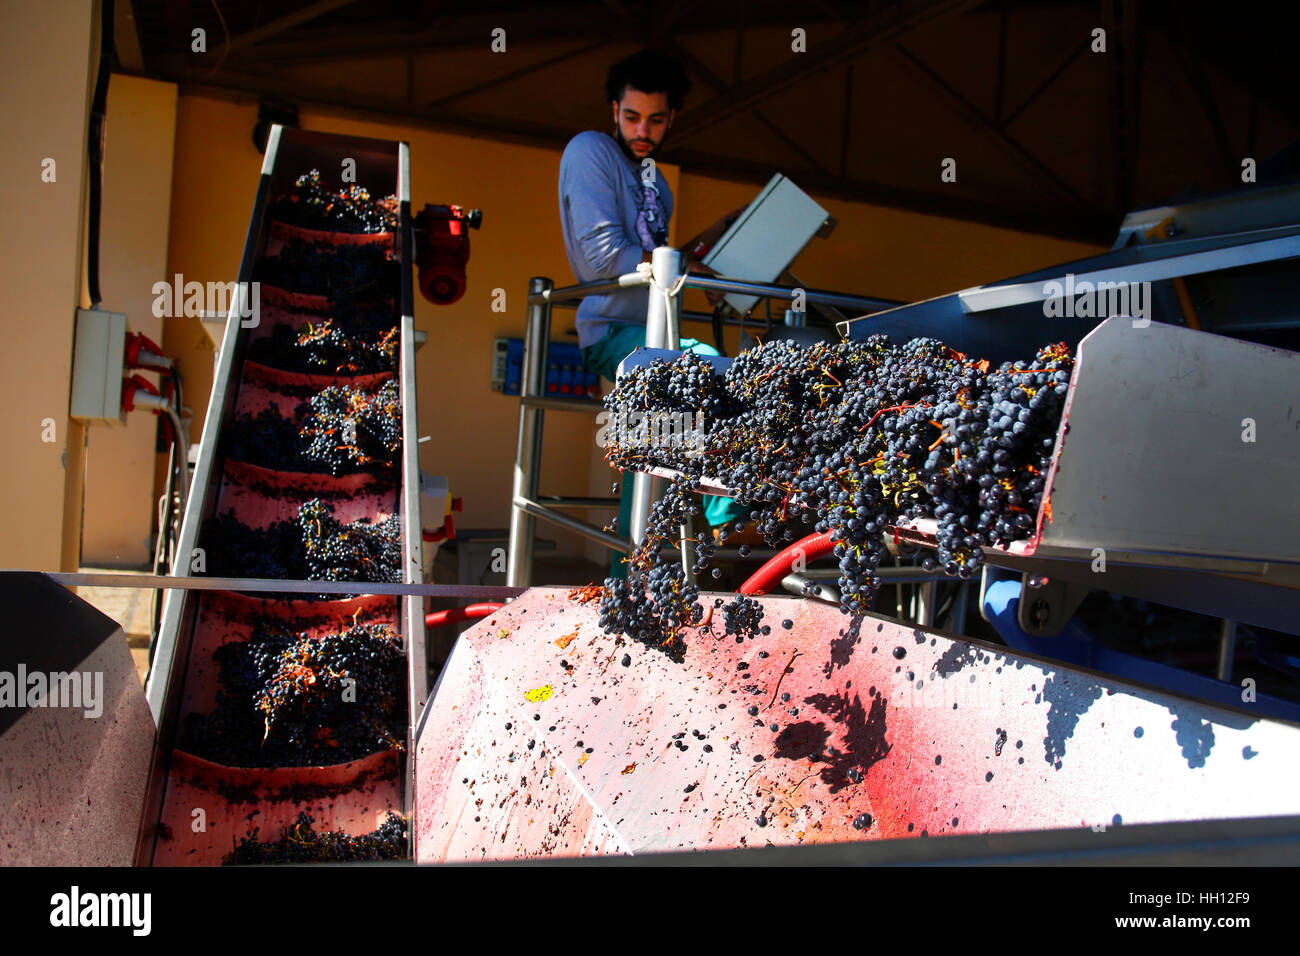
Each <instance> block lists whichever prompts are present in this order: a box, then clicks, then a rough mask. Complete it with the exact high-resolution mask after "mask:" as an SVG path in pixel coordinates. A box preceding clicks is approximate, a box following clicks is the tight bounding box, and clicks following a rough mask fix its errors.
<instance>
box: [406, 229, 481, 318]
mask: <svg viewBox="0 0 1300 956" xmlns="http://www.w3.org/2000/svg"><path fill="white" fill-rule="evenodd" d="M482 221H483V213H482V212H481V211H480V210H478V209H471V210H469V211H468V212H467V211H466V210H464V209H463V208H462V207H460V206H434V205H426V206H425V207H424V209H423V211H421V212H420V214H419V215H418V216H416V217H415V236H416V240H415V246H416V251H415V265H416V268H417V270H418V271H419V282H420V294H421V295H423V296H424V297H425V298H426V299H428V300H429V301H430V302H432V303H433V304H434V305H451V304H452V303H453V302H455V301H457V300H458V299H459V298H460V297H461V296H463V295H464V294H465V285H466V283H467V281H468V280H467V279H466V277H465V266H466V265H467V264H468V263H469V230H470V229H477V228H478V227H479V224H480V223H481V222H482Z"/></svg>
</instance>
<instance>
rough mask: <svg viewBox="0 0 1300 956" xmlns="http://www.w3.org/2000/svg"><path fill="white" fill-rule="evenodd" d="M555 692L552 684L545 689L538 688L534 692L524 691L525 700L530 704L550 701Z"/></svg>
mask: <svg viewBox="0 0 1300 956" xmlns="http://www.w3.org/2000/svg"><path fill="white" fill-rule="evenodd" d="M554 692H555V688H554V687H553V686H552V685H551V684H547V685H546V686H545V687H537V688H534V689H533V690H526V691H524V699H525V700H526V701H528V703H530V704H536V703H538V702H540V701H543V700H550V699H551V694H553V693H554Z"/></svg>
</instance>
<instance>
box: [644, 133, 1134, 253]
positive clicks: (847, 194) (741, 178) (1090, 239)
mask: <svg viewBox="0 0 1300 956" xmlns="http://www.w3.org/2000/svg"><path fill="white" fill-rule="evenodd" d="M664 162H671V163H678V164H679V165H680V166H681V167H682V169H683V170H684V171H689V172H690V173H694V174H700V175H708V176H713V177H716V178H718V179H725V180H729V181H732V182H742V183H748V184H753V185H754V186H755V187H758V186H762V185H764V184H765V183H766V182H767V181H768V180H770V179H771V178H772V169H771V167H770V166H768V165H767V164H765V163H763V162H756V161H752V160H747V159H741V158H737V157H734V156H717V155H713V154H710V153H704V152H695V151H693V150H671V151H665V155H664ZM799 187H800V188H801V189H804V190H806V191H807V192H809V193H812V194H814V195H815V196H818V197H826V198H830V199H844V200H849V201H852V202H865V203H871V204H872V205H876V206H883V207H885V208H889V209H900V210H903V211H905V212H916V213H924V214H926V215H930V216H937V217H940V218H943V219H960V220H963V221H966V222H975V223H980V224H982V225H988V226H997V227H1000V228H1003V229H1014V230H1016V231H1018V232H1026V233H1031V234H1034V235H1041V236H1050V237H1052V238H1057V239H1070V240H1074V241H1077V242H1087V243H1091V244H1093V245H1097V246H1100V247H1102V248H1106V247H1109V246H1110V244H1111V243H1112V242H1113V241H1114V239H1115V233H1116V232H1117V231H1118V229H1119V219H1118V218H1116V217H1114V216H1110V215H1107V214H1105V213H1102V212H1099V211H1098V210H1096V209H1095V208H1094V209H1090V210H1080V211H1079V212H1076V213H1071V214H1069V215H1063V214H1061V213H1060V212H1058V211H1054V210H1052V209H1050V208H1045V207H1044V206H1043V205H1041V204H1036V205H1035V206H1034V207H1033V208H1017V207H1015V206H1012V205H1009V204H1007V203H984V202H978V201H975V200H970V199H963V198H959V197H953V196H951V195H950V194H946V193H944V194H934V193H925V192H921V191H919V190H911V189H900V188H898V187H896V186H891V185H886V184H880V183H871V182H865V181H863V180H855V179H842V178H840V177H839V176H823V175H822V174H820V173H816V172H807V173H800V174H799Z"/></svg>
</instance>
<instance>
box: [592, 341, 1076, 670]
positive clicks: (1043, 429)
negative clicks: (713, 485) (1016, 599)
mask: <svg viewBox="0 0 1300 956" xmlns="http://www.w3.org/2000/svg"><path fill="white" fill-rule="evenodd" d="M1072 369H1073V357H1072V355H1071V354H1070V352H1069V349H1068V348H1067V347H1066V346H1064V345H1053V346H1049V347H1046V348H1043V349H1040V350H1039V351H1038V353H1037V355H1036V356H1035V359H1034V361H1032V362H1023V361H1022V362H1016V363H1014V364H1013V363H1005V364H1003V365H1002V366H1001V367H1000V368H998V369H996V370H993V371H990V370H989V367H988V363H986V362H980V361H976V360H972V359H968V358H967V357H965V356H963V355H961V354H959V353H957V352H954V351H952V350H951V349H948V348H947V347H945V346H944V345H943V344H942V343H941V342H938V341H936V340H934V339H926V338H918V339H913V340H911V341H910V342H908V343H907V344H905V345H901V346H898V345H894V344H892V343H890V341H889V340H888V338H887V337H885V336H883V335H875V336H872V337H871V338H869V339H867V340H866V341H863V342H838V343H835V344H827V343H818V344H816V345H813V346H811V347H809V346H802V345H798V344H795V343H792V342H784V341H777V342H772V343H768V344H765V345H762V346H759V347H757V348H754V349H750V350H749V351H746V352H743V353H741V355H740V356H739V357H738V358H737V359H736V360H735V362H733V363H732V364H731V366H730V367H729V368H728V370H727V373H726V375H725V377H718V376H714V375H713V374H712V372H711V370H710V367H709V366H708V364H707V363H706V362H705V361H703V360H702V359H700V358H699V357H697V356H695V355H694V354H692V353H689V352H688V353H684V354H683V355H682V356H680V357H679V358H678V359H677V360H675V361H674V362H665V361H662V360H661V361H657V362H655V363H653V364H651V365H647V366H642V367H639V368H636V369H633V370H631V371H630V372H629V373H628V374H627V375H626V376H625V377H624V378H623V379H622V380H621V381H620V382H619V383H618V387H617V388H616V389H615V390H614V392H612V393H611V394H610V395H609V396H608V397H607V399H606V407H607V408H608V409H609V410H610V412H612V413H613V414H614V416H615V418H616V419H618V418H619V416H621V417H622V418H621V420H623V421H630V420H633V418H634V415H633V413H640V414H641V415H642V416H643V418H642V420H645V418H644V416H646V413H690V414H693V413H694V412H695V411H696V410H697V409H705V410H706V416H705V425H704V428H705V432H706V436H705V438H704V441H703V445H704V447H703V449H702V453H698V452H693V451H689V450H686V449H684V448H683V447H682V446H681V444H680V443H674V442H670V441H664V440H660V441H650V442H647V441H646V440H645V437H646V434H645V432H642V433H641V434H637V433H636V432H635V429H625V430H622V431H620V430H615V431H614V433H613V434H614V440H613V441H612V443H610V444H609V445H608V448H607V454H606V457H607V458H608V460H609V461H610V462H611V464H613V465H614V466H616V467H618V468H622V469H625V470H628V469H631V470H644V469H646V468H647V467H650V466H662V467H667V468H673V469H676V470H677V471H679V472H681V473H682V476H683V477H681V478H679V479H675V480H674V481H673V483H672V485H671V486H670V488H669V491H668V495H667V496H666V498H665V501H663V502H659V503H657V504H656V506H655V508H654V509H652V511H651V515H650V520H649V524H648V533H647V537H646V540H645V542H644V543H643V545H642V546H641V547H640V548H639V549H638V550H637V551H636V552H635V553H634V554H633V555H632V556H631V558H630V559H629V571H628V577H627V580H626V581H625V582H620V581H616V580H614V579H610V580H607V581H606V593H605V596H604V598H603V599H602V603H601V610H602V614H601V622H602V625H604V626H605V628H606V629H607V630H609V631H617V632H620V633H623V634H627V635H629V636H632V637H635V638H637V639H640V640H644V641H647V642H652V643H656V644H661V645H662V644H667V645H668V646H670V647H671V646H672V645H673V642H674V640H675V634H676V631H677V629H678V628H679V627H681V626H683V625H689V624H692V623H697V622H698V621H699V620H700V609H699V607H698V606H697V605H696V604H695V601H696V599H697V597H698V595H697V592H696V591H695V590H694V589H693V588H691V587H689V586H687V585H686V584H685V575H684V574H682V573H681V568H680V562H679V561H677V560H675V559H674V560H669V559H666V558H662V557H661V555H660V550H661V548H663V547H664V546H665V545H667V544H669V543H670V542H673V541H675V540H676V538H677V534H678V531H677V526H678V525H680V524H681V523H682V521H683V519H684V518H686V517H687V516H688V515H690V514H692V513H693V512H694V509H693V508H692V506H691V504H690V502H689V498H690V495H689V494H688V492H687V489H688V487H689V486H690V485H692V484H693V483H694V482H696V481H698V480H699V479H700V478H701V477H703V476H706V475H707V476H709V477H711V478H713V479H715V480H717V481H718V482H720V483H721V484H722V485H724V486H726V487H727V488H729V489H730V490H731V492H732V495H733V497H734V498H736V499H737V500H738V501H739V502H740V503H741V504H742V505H745V506H748V507H749V508H750V509H751V510H750V517H751V518H752V519H753V520H754V521H755V523H756V526H757V528H758V530H759V532H760V533H762V535H763V536H764V539H765V540H766V541H767V542H768V544H769V545H771V546H774V547H776V546H781V545H783V544H785V543H787V542H790V541H793V540H795V539H796V538H799V537H802V536H804V535H806V534H807V533H809V532H811V531H829V532H830V534H831V536H832V539H833V540H834V541H835V542H836V544H835V550H834V553H835V556H836V558H837V559H838V560H839V565H840V578H839V590H840V595H841V601H840V603H841V607H842V609H843V610H844V611H845V612H847V613H850V614H853V615H855V616H858V615H861V614H862V613H863V612H865V611H866V610H867V609H868V608H869V607H870V606H871V600H872V598H873V596H874V594H875V591H876V588H877V587H878V586H879V583H880V578H879V575H878V574H877V573H876V567H877V565H878V564H879V563H880V560H881V558H882V557H883V555H884V554H885V553H886V548H885V541H884V534H885V530H886V528H887V527H888V526H890V525H892V524H894V523H895V522H896V521H898V520H900V519H902V518H909V517H910V518H921V517H932V518H935V519H937V522H938V536H937V542H936V543H937V548H936V553H935V556H934V557H928V558H926V559H925V567H926V568H927V569H928V570H936V569H942V570H943V571H944V572H945V573H946V574H949V575H951V576H954V577H961V578H967V577H969V576H970V575H971V574H973V573H974V572H975V571H976V570H977V569H978V568H979V567H980V565H981V563H982V560H983V548H985V547H989V546H994V545H1006V544H1009V543H1010V542H1012V541H1015V540H1018V539H1023V538H1026V537H1028V536H1029V534H1030V532H1031V531H1032V529H1033V526H1034V521H1035V516H1036V515H1037V512H1038V510H1039V506H1040V504H1041V501H1042V492H1043V487H1044V481H1045V477H1046V472H1047V468H1048V465H1049V463H1050V458H1051V453H1052V449H1053V447H1054V445H1055V441H1056V433H1057V430H1058V427H1059V426H1060V421H1061V410H1062V406H1063V401H1064V398H1065V394H1066V391H1067V390H1068V388H1069V382H1070V375H1071V371H1072ZM701 551H702V553H701V554H700V556H699V561H698V563H697V570H699V569H700V568H701V567H703V566H705V565H707V562H708V558H709V551H708V548H707V547H705V548H703V549H701ZM674 568H676V570H674ZM724 617H725V619H726V622H727V626H728V630H729V631H731V630H732V629H735V630H737V631H739V630H742V629H748V631H749V633H750V634H751V635H752V634H753V633H754V631H755V630H756V629H757V627H758V624H759V618H758V615H757V614H756V613H755V611H754V610H753V609H752V608H750V607H749V606H748V605H746V604H745V603H744V602H743V600H742V601H733V602H732V603H731V604H730V605H728V606H727V608H726V610H725V612H724Z"/></svg>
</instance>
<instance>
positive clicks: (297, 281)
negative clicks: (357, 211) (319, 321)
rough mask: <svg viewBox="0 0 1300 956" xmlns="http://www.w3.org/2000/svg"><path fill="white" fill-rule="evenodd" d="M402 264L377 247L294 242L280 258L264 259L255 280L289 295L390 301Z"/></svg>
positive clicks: (284, 250)
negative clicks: (291, 293)
mask: <svg viewBox="0 0 1300 956" xmlns="http://www.w3.org/2000/svg"><path fill="white" fill-rule="evenodd" d="M400 277H401V265H400V263H399V262H398V261H397V260H396V259H393V258H391V257H390V256H389V254H388V252H387V251H386V250H385V249H384V248H383V247H382V246H378V245H375V244H373V243H372V244H366V245H339V246H335V245H331V244H330V243H325V242H304V241H303V240H301V239H293V240H291V241H289V242H286V243H285V244H284V247H283V248H282V249H281V250H280V254H279V255H278V256H273V257H271V258H268V259H262V260H260V261H259V262H258V264H257V268H256V269H255V270H254V272H253V278H254V279H256V280H257V281H259V282H264V283H266V284H267V285H272V286H275V287H276V288H277V289H283V290H284V291H286V292H296V293H300V294H303V295H323V296H329V297H330V298H331V299H335V300H342V299H347V300H349V301H355V302H383V301H385V300H391V299H392V298H393V293H394V291H395V290H396V289H397V286H398V279H399V278H400Z"/></svg>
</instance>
